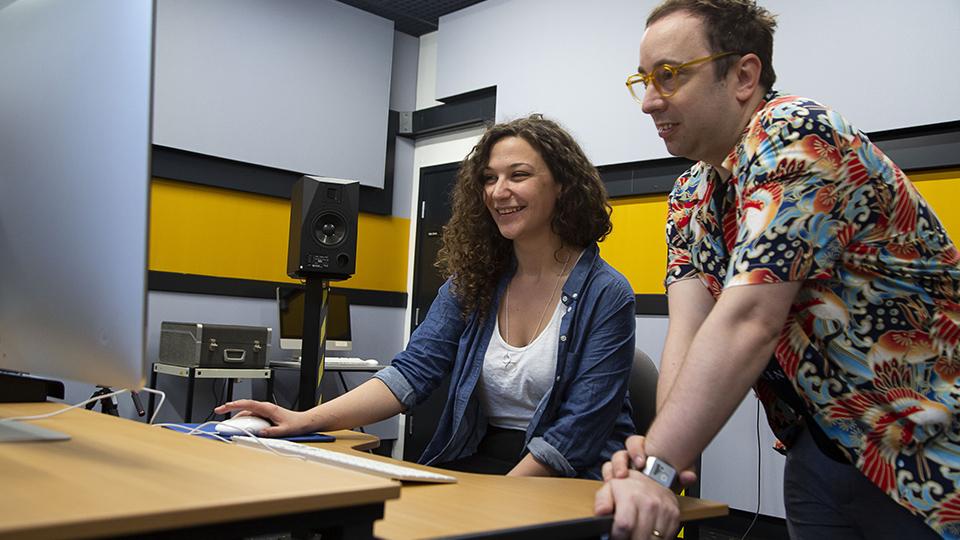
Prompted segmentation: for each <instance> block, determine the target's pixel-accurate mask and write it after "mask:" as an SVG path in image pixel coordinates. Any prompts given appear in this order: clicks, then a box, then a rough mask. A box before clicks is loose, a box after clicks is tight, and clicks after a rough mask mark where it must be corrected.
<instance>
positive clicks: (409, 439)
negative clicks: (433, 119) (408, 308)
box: [403, 163, 460, 461]
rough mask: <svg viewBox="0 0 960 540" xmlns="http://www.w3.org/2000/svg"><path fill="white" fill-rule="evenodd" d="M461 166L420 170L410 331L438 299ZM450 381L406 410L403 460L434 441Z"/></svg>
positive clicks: (417, 454) (419, 451) (408, 459)
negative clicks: (447, 228) (452, 197)
mask: <svg viewBox="0 0 960 540" xmlns="http://www.w3.org/2000/svg"><path fill="white" fill-rule="evenodd" d="M459 169H460V163H447V164H445V165H435V166H432V167H424V168H423V169H420V196H419V200H418V201H417V202H418V204H417V240H416V241H417V245H416V246H415V248H414V261H413V291H412V295H413V298H412V302H413V309H412V314H411V317H412V319H411V321H410V331H411V332H412V331H413V330H416V328H417V326H418V325H419V324H420V323H421V322H423V319H424V318H425V317H426V315H427V311H428V310H429V309H430V305H431V304H433V300H434V299H435V298H436V297H437V289H439V288H440V286H441V285H443V282H444V279H443V277H442V276H441V274H440V271H439V270H437V267H436V266H434V263H435V262H436V261H437V252H438V251H439V250H440V245H441V238H442V234H443V232H442V230H443V226H444V225H446V223H447V221H449V220H450V189H451V188H452V187H453V184H454V182H455V181H456V178H457V171H458V170H459ZM449 388H450V378H449V377H447V378H445V379H444V381H443V383H442V384H441V385H440V387H439V388H437V389H436V391H434V392H433V394H431V395H430V397H429V398H427V400H426V401H424V402H423V403H421V404H419V405H417V406H415V407H413V408H412V409H410V410H409V411H407V427H406V433H405V434H404V441H403V459H405V460H407V461H417V460H418V459H419V458H420V455H421V454H422V453H423V450H424V448H426V446H427V443H429V442H430V439H431V438H433V434H434V432H435V431H436V428H437V422H439V420H440V413H441V412H442V411H443V407H444V405H446V403H447V392H448V391H449Z"/></svg>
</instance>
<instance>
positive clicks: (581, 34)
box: [436, 0, 960, 165]
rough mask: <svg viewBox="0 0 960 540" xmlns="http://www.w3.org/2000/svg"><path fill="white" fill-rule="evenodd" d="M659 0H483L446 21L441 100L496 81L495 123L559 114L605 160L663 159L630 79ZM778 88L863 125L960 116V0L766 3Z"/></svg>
mask: <svg viewBox="0 0 960 540" xmlns="http://www.w3.org/2000/svg"><path fill="white" fill-rule="evenodd" d="M657 3H658V2H657V1H656V0H596V1H593V2H582V1H580V0H522V1H519V0H487V1H485V2H482V3H480V4H476V5H474V6H471V7H469V8H467V9H464V10H461V11H459V12H456V13H453V14H451V15H447V16H445V17H442V18H441V19H440V25H439V32H438V33H439V35H438V44H437V56H438V68H437V77H436V91H437V95H438V96H440V97H444V96H451V95H456V94H460V93H463V92H467V91H470V90H476V89H479V88H483V87H487V86H492V85H496V86H497V119H498V120H503V119H508V118H515V117H518V116H523V115H526V114H527V113H529V112H541V113H544V114H546V115H548V116H550V117H553V118H556V119H558V120H559V121H560V122H562V123H563V124H564V125H565V126H566V127H568V128H569V129H570V131H571V132H573V134H574V135H575V136H576V137H577V138H578V140H579V141H580V143H581V144H582V145H583V147H584V149H585V150H586V152H587V155H588V156H589V157H590V158H591V159H592V160H593V161H594V162H595V163H596V164H598V165H603V164H609V163H624V162H631V161H637V160H644V159H653V158H661V157H667V155H668V154H667V153H666V150H665V149H664V146H663V143H662V142H661V141H660V139H659V138H658V137H657V135H656V130H655V129H654V127H653V124H652V122H651V121H650V120H649V118H647V117H646V115H644V114H643V113H642V112H641V110H640V107H639V106H638V105H637V104H636V103H635V102H634V101H633V100H632V99H631V98H630V96H629V94H628V92H627V90H626V87H625V86H624V81H625V80H626V78H627V76H628V75H630V74H632V73H634V72H635V71H636V69H637V64H638V48H639V42H640V36H641V34H642V31H643V26H644V22H645V20H646V16H647V14H648V12H649V11H650V9H651V8H652V7H653V6H654V5H655V4H657ZM761 3H762V4H763V5H765V6H767V7H768V8H769V9H770V10H771V11H773V12H775V13H779V15H780V16H779V30H778V31H777V34H776V35H775V45H774V66H775V67H776V69H777V72H778V74H779V76H780V79H779V82H778V83H777V85H776V87H777V88H781V89H783V90H786V91H791V92H797V93H803V94H807V95H809V97H812V98H814V99H818V100H820V101H822V102H824V103H826V104H828V105H830V106H833V107H835V108H836V109H837V110H838V111H840V112H841V113H843V114H844V115H846V116H847V118H848V119H849V120H851V121H852V122H853V123H854V125H856V126H857V127H859V128H860V129H863V130H865V131H868V132H869V131H876V130H883V129H893V128H899V127H905V126H916V125H924V124H930V123H937V122H945V121H950V120H957V119H960V100H958V99H956V96H957V95H960V70H957V69H955V68H954V67H953V66H955V65H956V60H955V58H954V57H955V55H956V52H957V51H958V50H960V2H957V1H956V0H925V1H922V2H902V1H897V0H848V1H845V2H836V1H831V0H805V1H803V2H796V1H795V0H761Z"/></svg>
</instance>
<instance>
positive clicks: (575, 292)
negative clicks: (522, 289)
mask: <svg viewBox="0 0 960 540" xmlns="http://www.w3.org/2000/svg"><path fill="white" fill-rule="evenodd" d="M598 258H600V248H599V246H597V243H596V242H593V243H592V244H590V245H589V246H587V247H586V248H584V250H583V253H582V254H581V255H580V259H579V260H578V261H577V264H576V266H574V267H573V270H571V271H570V275H569V276H567V281H566V282H564V284H563V289H562V290H563V294H562V295H561V299H563V298H566V300H563V303H564V304H567V303H569V299H570V298H573V299H577V298H578V297H579V296H580V294H581V292H582V291H583V287H584V283H586V281H587V276H588V275H589V274H590V269H591V268H593V265H594V264H595V263H596V260H597V259H598ZM516 271H517V258H516V257H511V260H510V268H509V269H508V270H507V271H506V272H504V274H503V276H501V277H500V283H498V284H497V302H499V299H500V298H501V297H502V296H503V292H504V291H505V290H506V288H507V283H509V282H510V278H512V277H513V274H515V273H516ZM494 308H495V309H499V306H498V305H497V303H494Z"/></svg>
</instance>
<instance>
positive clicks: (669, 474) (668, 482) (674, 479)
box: [641, 456, 680, 491]
mask: <svg viewBox="0 0 960 540" xmlns="http://www.w3.org/2000/svg"><path fill="white" fill-rule="evenodd" d="M641 472H642V473H643V474H645V475H647V476H649V477H650V478H652V479H653V481H654V482H656V483H658V484H660V485H661V486H663V487H665V488H667V489H670V490H673V491H677V488H679V487H680V478H679V475H678V474H677V469H675V468H673V465H670V464H669V463H667V462H666V461H664V460H662V459H660V458H658V457H654V456H647V463H646V465H645V466H644V467H643V471H641Z"/></svg>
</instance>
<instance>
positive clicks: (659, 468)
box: [650, 462, 670, 485]
mask: <svg viewBox="0 0 960 540" xmlns="http://www.w3.org/2000/svg"><path fill="white" fill-rule="evenodd" d="M650 476H652V477H654V478H656V479H657V482H660V483H661V484H664V485H669V484H670V471H667V470H666V469H664V467H663V465H662V464H660V462H657V463H654V464H653V470H651V471H650Z"/></svg>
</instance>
